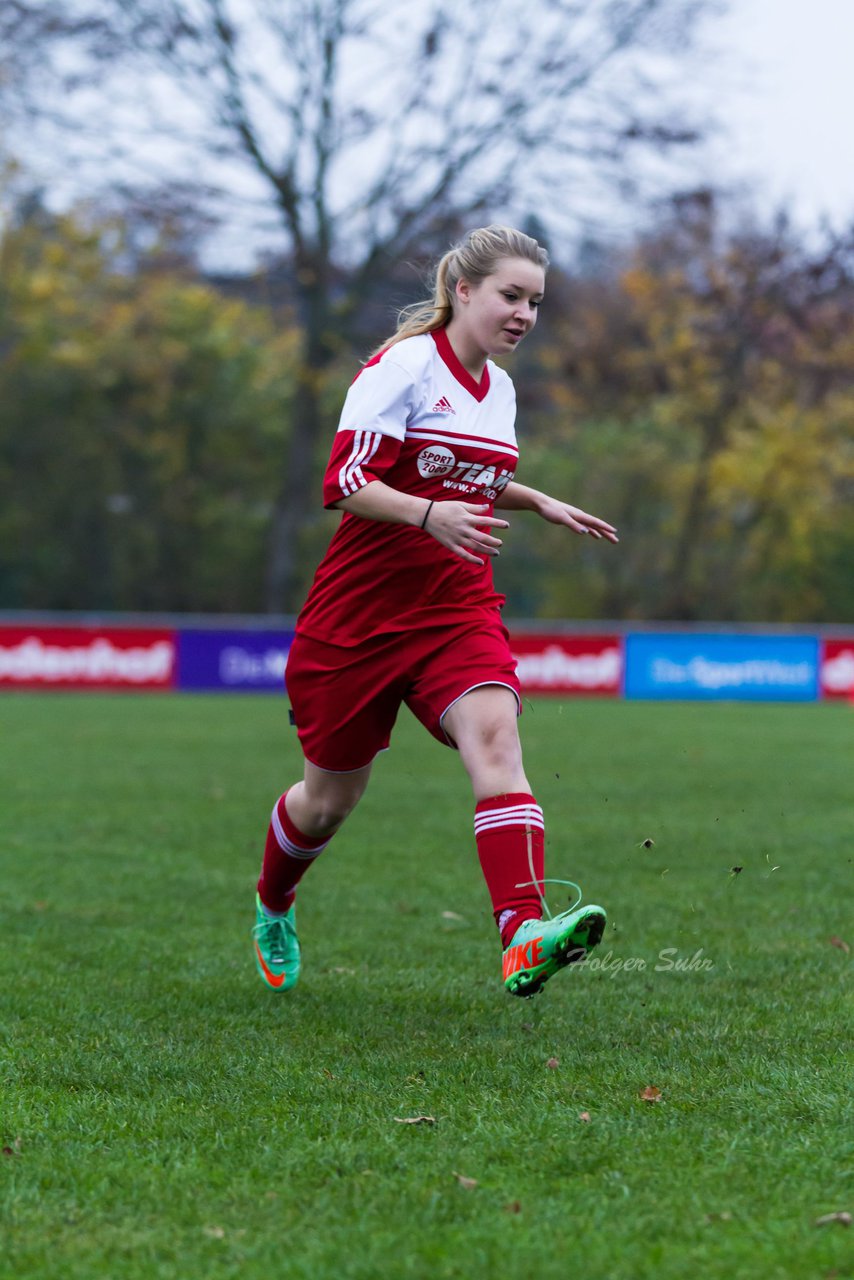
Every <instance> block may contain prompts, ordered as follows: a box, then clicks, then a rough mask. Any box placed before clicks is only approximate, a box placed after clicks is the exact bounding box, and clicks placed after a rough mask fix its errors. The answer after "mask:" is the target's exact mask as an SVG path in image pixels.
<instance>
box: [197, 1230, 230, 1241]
mask: <svg viewBox="0 0 854 1280" xmlns="http://www.w3.org/2000/svg"><path fill="white" fill-rule="evenodd" d="M202 1230H203V1231H204V1233H205V1235H206V1236H210V1238H211V1240H224V1239H225V1227H203V1228H202Z"/></svg>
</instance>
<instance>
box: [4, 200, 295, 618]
mask: <svg viewBox="0 0 854 1280" xmlns="http://www.w3.org/2000/svg"><path fill="white" fill-rule="evenodd" d="M296 342H297V336H296V334H295V332H294V330H293V328H291V329H287V330H280V329H277V328H276V327H274V324H273V321H272V318H271V317H270V315H269V314H268V313H267V312H266V311H264V310H263V309H261V308H250V307H249V306H247V305H246V304H245V303H243V302H240V301H226V300H225V299H223V298H222V297H221V296H219V295H218V294H217V293H216V292H215V290H213V289H212V288H211V287H210V286H208V285H206V284H205V283H204V282H202V281H199V280H196V279H193V278H191V277H189V276H185V275H181V274H176V273H175V272H174V271H173V272H165V271H163V270H162V269H160V268H159V267H158V266H157V264H156V261H155V260H154V258H153V257H152V258H149V259H145V258H143V259H136V260H134V258H133V256H132V255H131V254H130V253H129V249H128V244H127V239H126V237H125V235H124V232H123V228H122V227H121V226H120V225H117V224H112V225H110V224H107V225H105V224H103V223H92V222H91V221H89V222H87V221H86V220H84V219H82V218H81V217H75V216H72V215H66V216H63V217H53V216H50V215H48V214H46V213H45V212H44V211H43V210H42V209H41V208H40V207H39V206H38V205H37V204H35V205H34V206H32V207H31V208H30V209H29V210H28V211H27V216H26V217H19V218H18V220H17V223H16V224H15V225H13V226H11V228H9V229H8V230H7V232H6V234H5V236H4V237H3V238H2V241H0V405H2V413H0V607H5V608H17V609H25V608H36V609H44V608H54V609H57V608H58V609H124V610H144V609H161V610H210V611H214V612H220V611H240V610H245V611H253V610H258V609H259V607H260V604H261V602H262V600H263V580H264V556H265V544H266V538H267V531H268V528H269V523H270V517H271V511H272V506H273V501H274V497H275V490H276V479H275V477H276V464H277V460H278V454H279V450H280V447H281V435H282V423H283V421H286V419H287V414H288V412H289V409H290V404H291V401H292V397H293V389H294V373H293V369H294V363H295V346H296Z"/></svg>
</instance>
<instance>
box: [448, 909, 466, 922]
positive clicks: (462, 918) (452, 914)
mask: <svg viewBox="0 0 854 1280" xmlns="http://www.w3.org/2000/svg"><path fill="white" fill-rule="evenodd" d="M442 919H443V920H460V921H462V922H463V923H465V916H461V915H459V914H458V913H457V912H456V911H443V912H442Z"/></svg>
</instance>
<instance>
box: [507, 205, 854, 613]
mask: <svg viewBox="0 0 854 1280" xmlns="http://www.w3.org/2000/svg"><path fill="white" fill-rule="evenodd" d="M554 283H555V284H556V286H557V289H556V290H554V289H552V291H551V293H550V296H549V300H548V308H549V310H551V311H552V313H555V312H556V313H557V314H556V315H554V319H553V320H552V321H551V325H550V328H552V330H553V337H552V339H551V340H549V339H546V340H545V341H544V342H543V344H542V346H541V348H540V351H539V353H538V359H539V368H540V377H539V379H538V386H539V400H538V402H535V403H534V404H533V405H532V407H531V421H530V427H531V436H532V439H531V442H530V445H529V447H528V449H527V450H526V453H527V454H529V455H530V458H531V465H532V467H533V469H534V471H536V472H537V473H538V474H540V475H544V474H546V473H549V474H550V475H552V476H555V475H556V474H557V475H559V476H560V477H561V478H562V479H563V480H564V481H565V483H566V485H567V486H568V487H569V491H570V492H572V493H573V494H575V495H576V498H577V500H578V501H580V502H582V504H583V505H586V506H587V507H588V508H591V509H593V510H596V511H601V512H602V514H604V515H606V516H607V517H608V518H609V519H611V520H613V521H614V522H616V523H617V524H618V525H619V526H620V530H621V534H622V542H621V546H620V550H619V554H618V555H616V556H614V557H610V556H609V557H607V559H605V558H603V557H602V556H601V554H599V549H598V548H596V549H593V548H589V549H587V550H586V551H585V552H584V553H582V555H581V557H580V558H578V559H577V560H576V561H575V562H571V563H570V565H569V567H568V570H567V571H564V572H563V573H561V572H555V573H553V574H552V575H550V577H549V581H550V586H549V587H548V589H547V591H546V598H547V604H546V605H545V607H546V608H548V609H549V611H553V612H556V613H559V614H569V615H570V616H571V615H573V614H575V615H578V614H579V613H580V614H582V615H588V614H589V615H592V616H596V615H597V614H598V615H599V616H611V617H632V616H634V617H653V618H655V617H658V618H663V619H668V618H670V619H676V620H679V619H682V620H696V619H702V618H707V619H708V618H720V619H742V620H746V619H763V618H765V619H776V620H780V621H799V620H811V621H814V620H820V619H824V620H831V621H832V620H841V619H842V618H849V619H850V618H851V617H854V583H852V578H851V575H850V572H846V570H845V568H844V566H845V565H846V564H847V565H849V566H850V564H851V563H852V552H854V522H852V514H851V513H852V497H854V236H848V237H843V238H835V237H828V240H827V243H825V244H824V245H822V246H820V247H818V248H808V247H805V246H804V245H803V244H802V243H801V241H800V240H799V238H798V237H797V236H796V235H795V234H794V232H793V231H792V229H791V228H790V227H789V226H788V225H787V223H786V221H785V219H783V218H781V219H779V220H778V221H777V223H776V224H775V225H773V226H771V227H765V228H762V227H759V226H756V225H751V224H749V223H745V224H743V225H739V224H737V223H736V224H735V225H731V222H730V220H729V219H728V218H727V216H725V215H724V213H723V212H722V211H721V209H720V208H719V207H718V203H717V202H716V201H715V199H714V198H713V197H712V195H711V194H710V193H708V192H699V193H694V194H693V195H691V196H689V197H681V198H678V199H675V200H673V201H672V202H671V204H670V206H669V208H668V209H667V210H665V211H664V213H663V216H662V218H661V219H660V220H659V224H658V227H657V228H656V230H655V231H652V232H650V233H648V234H646V235H645V236H643V237H642V238H641V239H640V240H639V242H638V243H637V244H636V245H634V246H632V247H629V248H627V249H626V250H625V251H624V252H622V253H621V254H619V255H617V256H616V257H613V256H612V257H609V258H608V259H607V260H605V259H603V260H601V261H600V262H599V264H598V266H597V268H596V269H594V270H591V271H588V272H587V273H579V275H578V276H577V277H576V278H573V279H567V280H564V281H561V280H560V279H557V280H555V281H554ZM556 295H557V296H556ZM531 445H532V446H533V447H532V448H531ZM523 456H525V455H523ZM529 553H533V554H535V552H534V551H533V549H531V548H526V549H525V555H526V556H527V555H528V554H529ZM546 554H548V555H550V556H559V555H560V554H561V553H560V551H559V550H558V548H557V546H556V545H554V544H553V542H551V541H550V543H549V548H548V551H547V552H546Z"/></svg>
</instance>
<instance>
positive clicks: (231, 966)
mask: <svg viewBox="0 0 854 1280" xmlns="http://www.w3.org/2000/svg"><path fill="white" fill-rule="evenodd" d="M0 721H2V738H0V759H1V760H2V807H0V862H2V880H0V885H1V886H2V887H0V894H2V899H0V900H1V901H2V922H3V936H2V947H0V958H2V986H0V1001H2V1006H0V1007H1V1008H2V1016H0V1070H2V1114H0V1142H1V1143H2V1145H3V1148H4V1151H3V1155H2V1157H0V1183H2V1195H1V1196H0V1204H1V1205H2V1207H1V1208H0V1245H2V1247H0V1276H3V1277H6V1276H15V1277H26V1278H28V1280H29V1278H37V1280H41V1277H45V1278H48V1277H50V1278H53V1277H57V1278H59V1277H62V1278H63V1280H100V1278H101V1277H110V1278H111V1280H113V1278H116V1280H137V1278H139V1280H152V1278H153V1277H157V1278H161V1277H163V1278H166V1277H170V1278H172V1277H174V1278H175V1280H195V1278H196V1277H199V1278H202V1277H203V1278H204V1280H221V1278H225V1277H241V1278H243V1277H250V1278H255V1277H258V1278H259V1280H260V1278H261V1277H263V1280H302V1278H303V1277H306V1278H308V1277H311V1278H313V1280H325V1278H326V1277H330V1278H332V1277H335V1278H336V1280H337V1278H338V1277H341V1278H342V1280H344V1278H346V1277H354V1278H355V1277H359V1278H360V1280H362V1278H364V1280H367V1278H369V1277H371V1278H373V1277H394V1278H395V1280H396V1278H398V1277H400V1278H401V1280H404V1278H407V1277H425V1278H426V1277H430V1278H431V1280H432V1278H433V1277H463V1278H465V1280H469V1278H471V1280H476V1278H479V1277H487V1276H490V1277H491V1276H496V1277H499V1278H500V1280H526V1278H527V1277H532V1278H533V1277H544V1278H550V1277H561V1280H564V1278H566V1277H574V1276H583V1277H585V1278H589V1280H601V1278H602V1277H606V1278H608V1280H641V1278H643V1277H653V1276H654V1277H656V1280H689V1278H690V1280H694V1278H698V1280H710V1278H711V1280H716V1278H717V1277H721V1280H724V1278H726V1280H741V1278H742V1277H744V1278H749V1280H757V1278H759V1280H776V1278H778V1277H797V1278H798V1280H809V1278H810V1277H817V1278H818V1277H842V1276H849V1275H851V1274H853V1273H854V1272H852V1254H854V1230H851V1229H848V1230H846V1229H845V1227H844V1226H843V1225H842V1224H841V1223H839V1222H832V1223H829V1224H827V1225H816V1222H817V1220H818V1219H819V1218H821V1217H822V1216H824V1215H827V1214H832V1213H836V1212H844V1211H847V1212H850V1211H852V1210H854V1191H852V1185H851V1178H852V1163H854V1162H852V1136H851V1135H852V1127H851V1100H852V1083H853V1082H854V1080H853V1079H852V1072H851V1057H850V1051H851V1027H852V1018H851V1013H852V1006H851V1002H850V974H851V965H852V957H851V955H850V954H849V953H848V952H847V950H846V948H845V947H844V946H843V945H840V944H841V943H849V944H851V945H852V946H854V927H852V911H851V901H852V883H854V876H853V875H852V867H854V862H852V859H854V813H852V803H851V800H852V788H851V779H852V776H854V769H852V764H854V752H852V734H854V712H852V711H851V709H850V708H849V707H847V706H820V705H812V706H796V707H785V706H749V705H712V706H702V705H689V704H684V705H667V704H643V703H621V702H593V701H587V702H585V701H573V702H571V701H566V702H547V701H537V702H535V703H533V704H529V705H528V707H527V708H526V712H525V715H524V718H523V736H524V740H525V746H526V763H527V767H528V772H529V774H530V776H531V779H532V783H533V785H534V788H535V791H536V793H537V796H538V798H539V800H540V802H541V803H542V805H543V807H544V809H545V813H546V820H547V853H548V870H549V873H550V874H551V875H555V876H562V877H565V878H572V879H576V880H579V881H580V882H581V883H582V885H583V886H584V889H585V894H586V897H587V898H588V899H589V900H593V901H598V902H602V903H604V904H605V905H606V907H607V908H608V911H609V925H608V931H607V933H606V937H605V940H604V942H603V944H602V946H601V948H600V949H599V953H598V954H599V957H600V963H599V964H598V965H596V966H593V965H588V966H586V967H585V966H578V967H576V968H573V969H570V970H567V971H565V972H564V973H562V974H560V975H558V977H557V978H555V979H554V980H553V981H552V982H551V983H549V984H548V986H547V987H546V989H545V991H544V992H543V993H542V994H541V995H540V996H538V997H537V998H536V999H534V1000H531V1001H525V1000H514V999H512V998H511V997H508V996H506V995H505V994H504V992H503V990H502V987H501V984H500V952H499V948H498V942H497V935H496V934H495V930H494V927H493V925H492V921H491V917H490V915H489V909H488V899H487V896H486V891H485V888H484V886H483V884H482V881H481V878H480V872H479V869H478V865H477V859H476V855H475V851H474V843H473V837H472V834H471V819H472V805H471V802H470V799H469V794H468V785H467V782H466V780H465V778H464V776H463V774H462V771H461V769H460V767H459V763H458V761H457V759H456V757H455V756H454V755H453V754H452V753H451V752H449V751H447V750H443V749H442V748H441V747H439V746H438V744H436V743H434V742H433V741H432V740H431V739H429V738H428V737H427V736H426V735H425V734H424V732H423V730H421V729H420V728H419V727H418V726H417V725H416V724H415V723H414V721H412V720H411V718H410V717H409V715H408V713H405V714H404V716H403V717H402V719H401V722H400V724H399V726H398V729H397V731H396V735H395V740H394V744H393V749H392V751H391V753H389V754H388V755H386V756H384V757H383V758H382V759H381V760H380V761H379V763H378V765H377V767H376V770H375V777H374V780H373V783H372V789H371V790H370V791H369V793H368V795H367V797H366V798H365V800H364V801H363V803H362V806H361V807H360V808H359V810H358V811H357V812H356V814H354V815H353V817H352V818H351V820H350V822H349V824H348V826H347V827H346V828H345V829H344V831H343V832H342V833H341V834H340V835H339V836H338V837H337V839H336V842H335V843H334V844H333V845H332V846H331V847H330V848H329V850H328V851H327V852H326V853H325V854H324V855H323V857H322V859H321V860H320V862H319V863H318V864H317V866H316V867H315V868H314V869H313V870H312V871H311V872H310V874H309V877H308V878H307V880H306V881H305V885H304V888H303V891H302V896H301V900H300V926H301V928H300V932H301V936H302V939H303V948H304V966H303V980H302V983H301V985H300V986H299V987H298V988H297V989H296V990H295V991H294V992H293V993H291V994H290V995H287V996H284V997H282V996H276V995H275V994H273V993H272V992H269V991H268V990H266V989H265V988H264V987H263V986H262V984H261V983H260V981H259V979H258V978H257V975H256V972H255V969H254V966H253V963H252V956H251V948H250V936H249V931H250V928H251V925H252V923H253V893H254V883H255V879H256V877H257V872H258V864H259V858H260V850H261V846H262V842H263V835H264V831H265V830H266V823H267V820H268V815H269V810H270V807H271V805H272V802H273V800H274V798H275V796H276V795H277V794H278V792H279V791H280V790H281V789H282V787H283V785H284V784H285V783H287V782H288V781H289V780H291V778H292V776H293V775H294V773H295V770H296V768H297V762H298V758H299V755H298V748H297V744H296V739H295V735H294V732H293V730H289V729H288V727H287V724H286V714H285V709H284V705H283V702H282V701H281V700H279V699H275V698H249V697H246V698H239V697H232V698H227V697H226V698H215V697H211V698H206V697H180V696H168V697H157V696H153V697H144V696H140V697H136V698H135V697H127V696H119V695H117V696H104V697H101V696H95V695H84V696H74V695H67V696H57V695H50V694H46V695H7V696H6V697H5V698H4V699H3V700H2V701H0ZM649 840H652V841H654V844H652V845H651V846H650V847H645V845H644V842H645V841H649ZM733 867H741V868H742V871H741V872H740V873H739V874H734V873H733V871H732V868H733ZM565 903H566V899H565V896H560V895H559V896H558V897H557V898H556V899H555V901H554V903H553V905H554V906H556V907H558V908H561V909H562V907H563V906H564V905H565ZM446 913H454V914H453V916H450V915H448V914H446ZM832 938H835V939H836V942H831V939H832ZM662 952H664V953H665V955H664V957H663V958H661V953H662ZM698 953H699V954H698ZM677 962H679V964H678V967H677ZM703 962H707V963H703ZM649 1086H653V1087H654V1088H655V1089H658V1090H660V1099H659V1100H658V1101H654V1102H649V1101H644V1100H643V1099H642V1098H641V1096H640V1094H641V1091H643V1090H644V1089H646V1088H648V1087H649ZM420 1115H427V1116H431V1117H434V1118H435V1123H433V1124H426V1123H424V1124H420V1125H408V1124H401V1123H398V1120H399V1119H405V1118H408V1117H414V1116H420ZM587 1117H589V1118H587ZM460 1178H463V1179H470V1180H472V1181H473V1182H474V1183H476V1185H471V1184H470V1183H468V1182H464V1181H461V1180H460Z"/></svg>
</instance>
